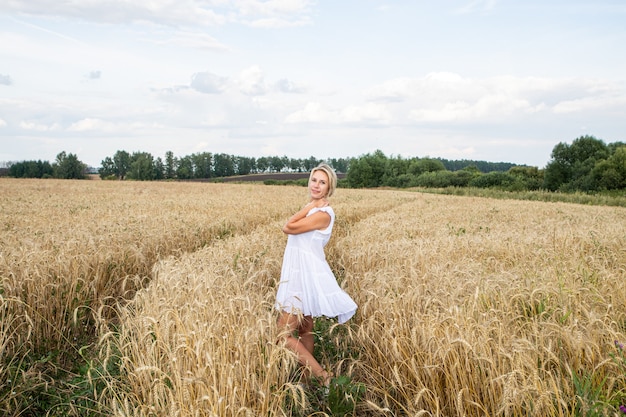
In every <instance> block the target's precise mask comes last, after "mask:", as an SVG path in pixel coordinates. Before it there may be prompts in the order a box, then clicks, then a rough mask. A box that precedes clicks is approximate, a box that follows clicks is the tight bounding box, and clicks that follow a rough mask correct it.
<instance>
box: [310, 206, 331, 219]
mask: <svg viewBox="0 0 626 417" xmlns="http://www.w3.org/2000/svg"><path fill="white" fill-rule="evenodd" d="M318 211H323V212H325V213H328V214H329V215H330V216H333V217H334V216H335V211H334V210H333V208H332V207H331V206H330V205H328V206H324V207H313V208H312V209H311V210H310V211H309V215H310V214H313V213H317V212H318Z"/></svg>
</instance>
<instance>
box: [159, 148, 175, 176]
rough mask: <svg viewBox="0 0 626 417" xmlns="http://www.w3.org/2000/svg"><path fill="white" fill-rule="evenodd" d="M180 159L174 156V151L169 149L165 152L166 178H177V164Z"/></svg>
mask: <svg viewBox="0 0 626 417" xmlns="http://www.w3.org/2000/svg"><path fill="white" fill-rule="evenodd" d="M177 163H178V161H177V160H176V158H175V157H174V152H172V151H167V152H165V166H164V172H163V174H164V176H165V179H167V180H171V179H174V178H176V165H177Z"/></svg>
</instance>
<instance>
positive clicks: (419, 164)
mask: <svg viewBox="0 0 626 417" xmlns="http://www.w3.org/2000/svg"><path fill="white" fill-rule="evenodd" d="M445 169H446V167H445V166H444V165H443V162H441V160H439V159H432V158H422V159H412V160H411V161H410V163H409V168H408V173H409V174H413V175H415V176H419V175H421V174H423V173H424V172H435V171H444V170H445Z"/></svg>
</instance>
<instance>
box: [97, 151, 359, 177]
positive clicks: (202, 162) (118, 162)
mask: <svg viewBox="0 0 626 417" xmlns="http://www.w3.org/2000/svg"><path fill="white" fill-rule="evenodd" d="M321 161H322V160H320V159H317V158H315V157H313V156H311V157H309V158H307V159H295V158H288V157H287V156H282V157H281V156H271V157H260V158H252V157H244V156H235V155H228V154H224V153H217V154H213V153H211V152H199V153H194V154H192V155H187V156H183V157H176V156H175V155H174V153H173V152H171V151H168V152H166V153H165V158H164V159H161V158H160V157H157V158H154V157H153V156H152V155H151V154H150V153H147V152H134V153H132V154H130V153H128V152H126V151H117V152H116V153H115V154H114V155H113V156H112V157H106V158H105V159H104V160H103V161H102V167H101V168H100V170H99V174H100V177H101V178H102V179H120V180H124V179H132V180H139V181H151V180H164V179H165V180H171V179H176V180H190V179H215V178H222V177H232V176H236V175H249V174H258V173H266V172H309V171H310V170H311V169H313V168H314V167H315V166H316V165H317V164H319V163H320V162H321ZM327 162H328V163H330V164H332V166H333V167H334V168H335V170H337V171H339V172H346V171H347V169H348V165H349V160H348V159H345V158H339V159H335V158H333V159H329V160H328V161H327Z"/></svg>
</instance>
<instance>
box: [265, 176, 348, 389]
mask: <svg viewBox="0 0 626 417" xmlns="http://www.w3.org/2000/svg"><path fill="white" fill-rule="evenodd" d="M336 186H337V175H336V174H335V171H334V170H333V169H332V168H331V167H330V166H328V165H327V164H320V165H318V166H317V167H316V168H314V169H313V170H312V171H311V174H310V176H309V186H308V189H309V197H310V200H309V202H308V204H306V205H305V206H304V207H303V208H302V209H301V210H299V211H298V212H297V213H296V214H294V215H293V216H292V217H291V218H290V219H289V220H288V221H287V223H286V224H285V226H283V232H284V233H286V234H287V235H288V237H287V246H286V247H285V254H284V257H283V265H282V270H281V276H280V284H279V286H278V291H277V295H276V308H277V309H278V310H279V311H280V316H279V317H278V328H279V331H280V332H281V333H280V337H281V340H283V341H284V343H285V346H287V348H289V349H291V350H293V351H294V352H295V353H296V355H297V357H298V361H299V363H300V364H301V365H303V366H305V367H306V369H307V372H311V373H312V374H313V376H315V377H316V378H318V379H320V380H321V381H323V383H324V384H325V385H326V386H328V384H329V383H330V374H329V373H328V372H327V371H326V370H324V368H322V366H321V365H320V364H319V362H317V360H316V359H315V357H314V356H313V350H314V346H313V345H314V337H313V333H312V332H313V325H314V323H313V318H314V317H319V316H326V317H337V318H338V321H339V323H345V322H346V321H347V320H349V319H350V318H351V317H352V316H353V315H354V313H355V311H356V309H357V305H356V303H355V302H354V301H353V300H352V299H351V298H350V296H349V295H348V294H346V293H345V292H344V291H343V290H342V289H341V288H340V287H339V285H338V284H337V280H336V279H335V276H334V275H333V272H332V271H331V269H330V267H329V266H328V263H327V262H326V257H325V255H324V246H326V244H327V243H328V240H329V239H330V235H331V232H332V229H333V224H334V222H335V213H334V211H333V209H332V208H331V207H330V205H329V203H328V198H329V197H330V196H331V195H332V194H333V192H334V191H335V187H336ZM296 332H297V336H296Z"/></svg>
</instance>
